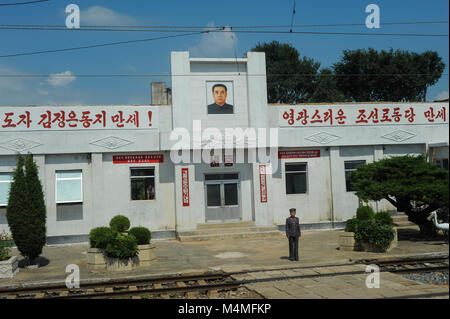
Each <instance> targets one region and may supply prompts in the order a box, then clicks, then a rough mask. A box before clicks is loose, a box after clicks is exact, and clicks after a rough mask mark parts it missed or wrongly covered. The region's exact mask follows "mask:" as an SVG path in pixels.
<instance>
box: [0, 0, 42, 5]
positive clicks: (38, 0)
mask: <svg viewBox="0 0 450 319" xmlns="http://www.w3.org/2000/svg"><path fill="white" fill-rule="evenodd" d="M47 1H50V0H35V1H26V2H12V3H0V7H6V6H22V5H26V4H34V3H38V2H47Z"/></svg>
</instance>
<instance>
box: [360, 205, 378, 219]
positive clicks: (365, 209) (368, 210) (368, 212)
mask: <svg viewBox="0 0 450 319" xmlns="http://www.w3.org/2000/svg"><path fill="white" fill-rule="evenodd" d="M374 217H375V212H374V211H373V209H372V207H370V206H361V207H358V209H357V210H356V218H357V219H358V220H371V219H373V218H374Z"/></svg>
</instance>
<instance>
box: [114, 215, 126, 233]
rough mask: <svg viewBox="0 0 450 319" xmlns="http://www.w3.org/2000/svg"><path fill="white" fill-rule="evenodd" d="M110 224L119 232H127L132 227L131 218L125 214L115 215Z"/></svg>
mask: <svg viewBox="0 0 450 319" xmlns="http://www.w3.org/2000/svg"><path fill="white" fill-rule="evenodd" d="M109 226H111V228H112V229H113V230H115V231H117V232H119V233H122V232H125V231H127V230H128V229H129V228H130V220H129V219H128V217H126V216H123V215H117V216H114V217H113V218H112V219H111V221H110V222H109Z"/></svg>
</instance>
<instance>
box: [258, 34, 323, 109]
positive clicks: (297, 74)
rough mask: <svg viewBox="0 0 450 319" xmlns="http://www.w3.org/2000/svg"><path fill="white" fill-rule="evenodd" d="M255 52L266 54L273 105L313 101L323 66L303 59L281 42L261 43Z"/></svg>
mask: <svg viewBox="0 0 450 319" xmlns="http://www.w3.org/2000/svg"><path fill="white" fill-rule="evenodd" d="M251 51H256V52H265V53H266V73H267V98H268V101H269V103H287V104H296V103H302V102H307V101H310V100H311V97H312V96H313V94H314V89H315V80H316V75H317V72H318V70H319V67H320V63H319V62H316V61H314V60H313V59H309V58H307V57H302V58H300V53H299V52H298V50H297V49H296V48H294V47H293V46H291V45H290V44H287V43H280V42H278V41H272V42H270V43H262V44H261V43H258V44H257V45H256V46H255V47H254V48H253V49H251Z"/></svg>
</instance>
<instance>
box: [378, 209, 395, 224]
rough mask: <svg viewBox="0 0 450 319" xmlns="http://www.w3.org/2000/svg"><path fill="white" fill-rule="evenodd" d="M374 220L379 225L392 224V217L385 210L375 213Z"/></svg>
mask: <svg viewBox="0 0 450 319" xmlns="http://www.w3.org/2000/svg"><path fill="white" fill-rule="evenodd" d="M375 221H376V222H378V223H379V224H381V225H392V223H393V221H392V217H391V215H389V213H388V212H386V211H379V212H378V213H376V214H375Z"/></svg>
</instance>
